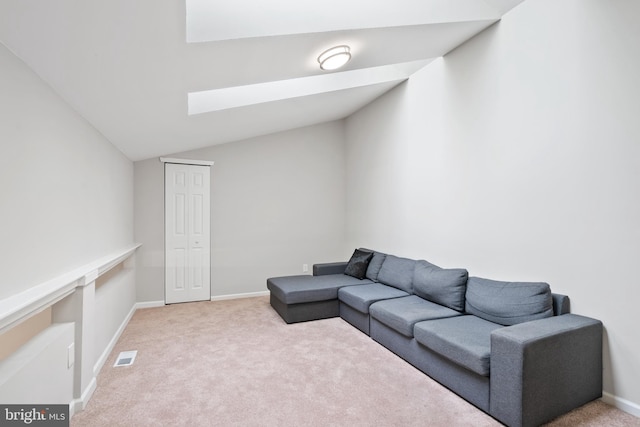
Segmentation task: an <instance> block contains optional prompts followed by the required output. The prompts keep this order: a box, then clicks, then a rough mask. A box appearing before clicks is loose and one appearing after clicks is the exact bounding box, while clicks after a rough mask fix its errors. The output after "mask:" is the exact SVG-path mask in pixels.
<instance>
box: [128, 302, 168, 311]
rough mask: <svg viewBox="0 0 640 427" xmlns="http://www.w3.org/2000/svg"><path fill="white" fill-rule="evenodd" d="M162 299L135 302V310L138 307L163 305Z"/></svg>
mask: <svg viewBox="0 0 640 427" xmlns="http://www.w3.org/2000/svg"><path fill="white" fill-rule="evenodd" d="M164 305H165V303H164V301H145V302H137V303H136V306H135V308H136V310H137V309H139V308H155V307H164Z"/></svg>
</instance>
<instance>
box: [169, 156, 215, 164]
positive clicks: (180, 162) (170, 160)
mask: <svg viewBox="0 0 640 427" xmlns="http://www.w3.org/2000/svg"><path fill="white" fill-rule="evenodd" d="M160 161H161V162H162V163H175V164H178V165H197V166H213V161H211V160H189V159H176V158H173V157H160Z"/></svg>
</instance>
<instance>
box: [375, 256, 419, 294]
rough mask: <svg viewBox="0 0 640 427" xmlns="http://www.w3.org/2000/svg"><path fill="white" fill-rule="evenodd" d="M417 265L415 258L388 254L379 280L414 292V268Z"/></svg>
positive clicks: (379, 274)
mask: <svg viewBox="0 0 640 427" xmlns="http://www.w3.org/2000/svg"><path fill="white" fill-rule="evenodd" d="M415 265H416V261H415V260H413V259H409V258H401V257H397V256H395V255H387V256H386V257H385V259H384V262H383V263H382V267H380V272H379V273H378V282H380V283H384V284H385V285H389V286H393V287H394V288H398V289H402V290H403V291H405V292H408V293H410V294H412V293H413V291H412V288H413V286H412V283H413V269H414V267H415Z"/></svg>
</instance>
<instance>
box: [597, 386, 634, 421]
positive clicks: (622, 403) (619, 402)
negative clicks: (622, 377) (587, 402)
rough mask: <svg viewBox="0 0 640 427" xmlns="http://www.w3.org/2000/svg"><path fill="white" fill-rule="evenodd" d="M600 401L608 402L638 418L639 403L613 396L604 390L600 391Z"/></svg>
mask: <svg viewBox="0 0 640 427" xmlns="http://www.w3.org/2000/svg"><path fill="white" fill-rule="evenodd" d="M602 401H603V402H604V403H608V404H609V405H611V406H615V407H616V408H618V409H620V410H621V411H624V412H626V413H628V414H631V415H633V416H636V417H639V418H640V405H638V404H637V403H633V402H631V401H629V400H627V399H623V398H621V397H618V396H614V395H613V394H611V393H607V392H606V391H605V392H602Z"/></svg>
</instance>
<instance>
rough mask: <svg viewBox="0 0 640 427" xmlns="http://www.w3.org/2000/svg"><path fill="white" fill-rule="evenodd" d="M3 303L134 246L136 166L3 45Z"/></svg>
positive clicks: (0, 272)
mask: <svg viewBox="0 0 640 427" xmlns="http://www.w3.org/2000/svg"><path fill="white" fill-rule="evenodd" d="M0 93H1V94H2V96H0V144H1V146H2V156H0V182H2V186H1V187H0V203H2V209H0V224H1V225H0V259H2V269H0V298H2V297H7V296H9V295H13V294H15V293H18V292H20V291H22V290H25V289H28V288H29V287H32V286H35V285H37V284H39V283H42V282H44V281H46V280H49V279H52V278H53V277H56V276H58V275H60V274H62V273H65V272H67V271H69V270H72V269H74V268H76V267H79V266H81V265H84V264H86V263H88V262H90V261H92V260H94V259H95V258H99V257H101V256H104V255H107V254H109V253H111V252H113V251H116V250H119V249H121V248H123V247H126V246H128V245H130V244H131V243H132V241H133V164H132V162H131V161H129V160H128V159H127V158H125V157H124V155H122V154H121V153H120V152H119V151H118V150H116V149H115V148H114V147H113V145H111V144H110V143H109V142H108V141H107V140H106V139H105V138H104V137H103V136H102V135H100V133H98V131H96V129H94V128H93V127H92V126H91V125H90V124H89V123H87V122H86V121H85V120H84V119H82V118H81V117H80V116H79V115H78V114H77V113H76V112H75V111H73V110H72V109H71V108H70V107H69V106H68V105H67V104H66V103H65V102H64V101H63V100H62V99H61V98H59V97H58V96H57V95H56V94H55V93H54V92H53V91H52V90H51V88H50V87H49V86H48V85H47V84H46V83H44V82H43V81H42V80H40V78H39V77H38V76H37V75H36V74H34V73H33V72H32V71H31V70H30V69H29V68H28V67H27V66H26V65H25V64H24V63H23V62H22V61H21V60H20V59H18V58H17V57H16V56H14V55H13V54H12V53H11V52H9V51H8V50H7V49H6V48H5V47H4V46H3V45H2V44H0Z"/></svg>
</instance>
